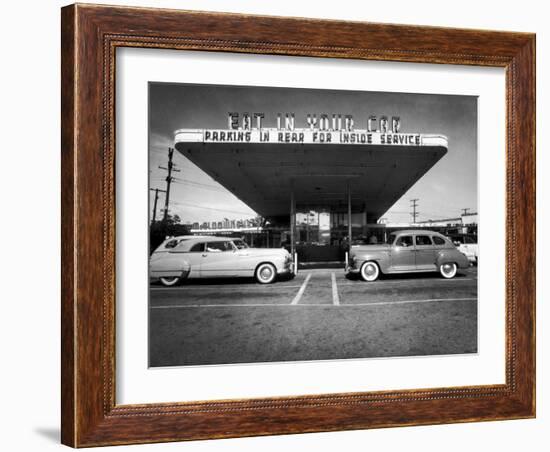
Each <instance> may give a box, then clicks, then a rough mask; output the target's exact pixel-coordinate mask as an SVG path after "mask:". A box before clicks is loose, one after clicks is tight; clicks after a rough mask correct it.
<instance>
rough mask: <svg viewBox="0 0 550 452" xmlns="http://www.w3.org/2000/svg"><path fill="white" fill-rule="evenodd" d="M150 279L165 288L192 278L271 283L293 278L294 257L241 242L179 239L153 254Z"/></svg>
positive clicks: (198, 238)
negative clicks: (236, 278) (157, 281)
mask: <svg viewBox="0 0 550 452" xmlns="http://www.w3.org/2000/svg"><path fill="white" fill-rule="evenodd" d="M149 270H150V276H151V278H153V279H158V280H160V282H161V283H162V284H163V285H165V286H173V285H176V284H178V283H179V282H181V281H183V280H185V279H189V278H219V277H238V276H245V277H246V276H248V277H250V276H253V277H254V278H256V281H258V282H259V283H260V284H270V283H272V282H274V281H275V279H276V278H277V275H292V274H293V265H292V257H291V255H290V253H289V252H288V251H286V250H285V249H283V248H249V247H248V245H247V244H246V243H245V242H244V241H243V240H241V239H235V238H226V237H212V236H210V237H209V236H180V237H173V238H171V239H168V240H166V241H164V242H163V243H162V244H161V245H160V246H159V247H158V248H157V249H156V250H155V252H154V253H153V254H152V255H151V258H150V261H149Z"/></svg>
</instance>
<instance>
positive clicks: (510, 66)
mask: <svg viewBox="0 0 550 452" xmlns="http://www.w3.org/2000/svg"><path fill="white" fill-rule="evenodd" d="M61 153H62V275H63V277H62V442H63V443H64V444H67V445H70V446H73V447H86V446H100V445H115V444H133V443H148V442H162V441H179V440H196V439H212V438H228V437H238V436H254V435H271V434H285V433H301V432H320V431H335V430H350V429H365V428H377V427H390V426H404V425H425V424H440V423H451V422H468V421H485V420H504V419H521V418H530V417H534V416H535V330H534V325H535V36H534V35H532V34H526V33H510V32H494V31H480V30H462V29H447V28H434V27H419V26H405V25H386V24H372V23H352V22H338V21H323V20H311V19H298V18H276V17H264V16H246V15H235V14H217V13H202V12H188V11H176V10H159V9H144V8H124V7H109V6H94V5H71V6H67V7H65V8H63V9H62V150H61Z"/></svg>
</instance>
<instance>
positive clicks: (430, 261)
mask: <svg viewBox="0 0 550 452" xmlns="http://www.w3.org/2000/svg"><path fill="white" fill-rule="evenodd" d="M415 267H416V269H417V270H436V265H435V248H434V244H433V242H432V239H431V238H430V236H429V235H424V234H418V235H416V236H415Z"/></svg>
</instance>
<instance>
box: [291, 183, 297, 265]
mask: <svg viewBox="0 0 550 452" xmlns="http://www.w3.org/2000/svg"><path fill="white" fill-rule="evenodd" d="M295 233H296V200H295V199H294V186H293V184H291V187H290V253H291V254H292V256H293V257H294V253H295V251H296V238H295V236H294V235H295Z"/></svg>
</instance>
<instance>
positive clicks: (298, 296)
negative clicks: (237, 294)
mask: <svg viewBox="0 0 550 452" xmlns="http://www.w3.org/2000/svg"><path fill="white" fill-rule="evenodd" d="M310 278H311V273H309V274H308V275H307V276H306V279H305V280H304V282H303V283H302V286H301V287H300V290H299V291H298V293H297V294H296V296H295V297H294V300H292V303H290V304H291V305H295V304H298V303H299V302H300V299H301V298H302V295H303V294H304V292H305V290H306V286H307V283H308V282H309V280H310Z"/></svg>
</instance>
